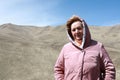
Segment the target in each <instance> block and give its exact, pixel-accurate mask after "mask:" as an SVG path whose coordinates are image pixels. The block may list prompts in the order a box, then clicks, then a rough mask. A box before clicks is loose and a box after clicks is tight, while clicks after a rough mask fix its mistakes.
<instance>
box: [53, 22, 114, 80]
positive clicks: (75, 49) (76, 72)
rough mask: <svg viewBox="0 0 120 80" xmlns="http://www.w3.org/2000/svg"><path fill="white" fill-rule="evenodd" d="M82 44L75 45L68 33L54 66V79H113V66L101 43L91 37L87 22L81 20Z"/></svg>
mask: <svg viewBox="0 0 120 80" xmlns="http://www.w3.org/2000/svg"><path fill="white" fill-rule="evenodd" d="M82 25H83V39H82V45H81V46H77V45H76V44H75V42H74V40H73V39H72V36H71V35H70V32H69V31H67V33H68V38H69V40H70V42H69V43H67V44H65V45H64V46H63V48H62V50H61V52H60V54H59V56H58V59H57V61H56V63H55V66H54V75H55V80H115V67H114V65H113V63H112V61H111V59H110V57H109V55H108V53H107V52H106V50H105V48H104V46H103V44H102V43H100V42H97V41H95V40H92V39H91V35H90V32H89V29H88V26H87V24H86V23H85V21H84V20H82Z"/></svg>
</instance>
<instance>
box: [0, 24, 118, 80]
mask: <svg viewBox="0 0 120 80" xmlns="http://www.w3.org/2000/svg"><path fill="white" fill-rule="evenodd" d="M119 30H120V26H116V27H115V26H113V27H92V26H91V27H90V31H91V35H92V38H93V39H96V40H98V41H100V42H102V43H103V44H104V45H105V47H106V49H107V51H108V52H109V54H110V57H111V58H112V60H113V62H114V64H115V66H116V68H117V80H118V79H119V78H120V67H119V65H120V62H119V59H120V50H119V49H120V31H119ZM67 42H69V40H68V38H67V35H66V31H65V26H64V25H63V26H58V27H50V26H47V27H35V26H34V27H31V26H21V25H14V24H3V25H0V80H54V73H53V67H54V64H55V61H56V59H57V57H58V55H59V52H60V50H61V48H62V46H63V45H64V44H65V43H67Z"/></svg>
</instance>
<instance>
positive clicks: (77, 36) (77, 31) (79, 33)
mask: <svg viewBox="0 0 120 80" xmlns="http://www.w3.org/2000/svg"><path fill="white" fill-rule="evenodd" d="M71 33H72V36H73V38H74V40H75V41H80V40H82V37H83V26H82V23H81V22H80V21H76V22H74V23H72V25H71Z"/></svg>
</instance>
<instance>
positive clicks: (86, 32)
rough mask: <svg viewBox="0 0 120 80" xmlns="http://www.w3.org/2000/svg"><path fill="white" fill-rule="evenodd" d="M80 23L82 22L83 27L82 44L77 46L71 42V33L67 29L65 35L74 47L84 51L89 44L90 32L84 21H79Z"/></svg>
mask: <svg viewBox="0 0 120 80" xmlns="http://www.w3.org/2000/svg"><path fill="white" fill-rule="evenodd" d="M80 20H81V22H82V25H83V37H82V44H81V45H80V46H77V45H76V43H75V41H74V40H73V37H72V35H71V31H70V30H68V29H67V35H68V38H69V40H70V42H72V43H73V44H74V45H75V46H76V47H78V48H80V49H84V48H86V47H87V46H89V45H90V42H91V34H90V31H89V28H88V25H87V23H86V22H85V20H83V19H81V18H80Z"/></svg>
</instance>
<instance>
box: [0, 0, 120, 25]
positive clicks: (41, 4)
mask: <svg viewBox="0 0 120 80" xmlns="http://www.w3.org/2000/svg"><path fill="white" fill-rule="evenodd" d="M74 14H75V15H79V16H81V17H82V18H83V19H85V20H86V22H87V24H88V25H98V26H103V25H105V26H106V25H115V24H120V0H0V25H1V24H5V23H13V24H19V25H35V26H46V25H61V24H65V23H66V21H67V20H68V19H69V17H71V16H72V15H74Z"/></svg>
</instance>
